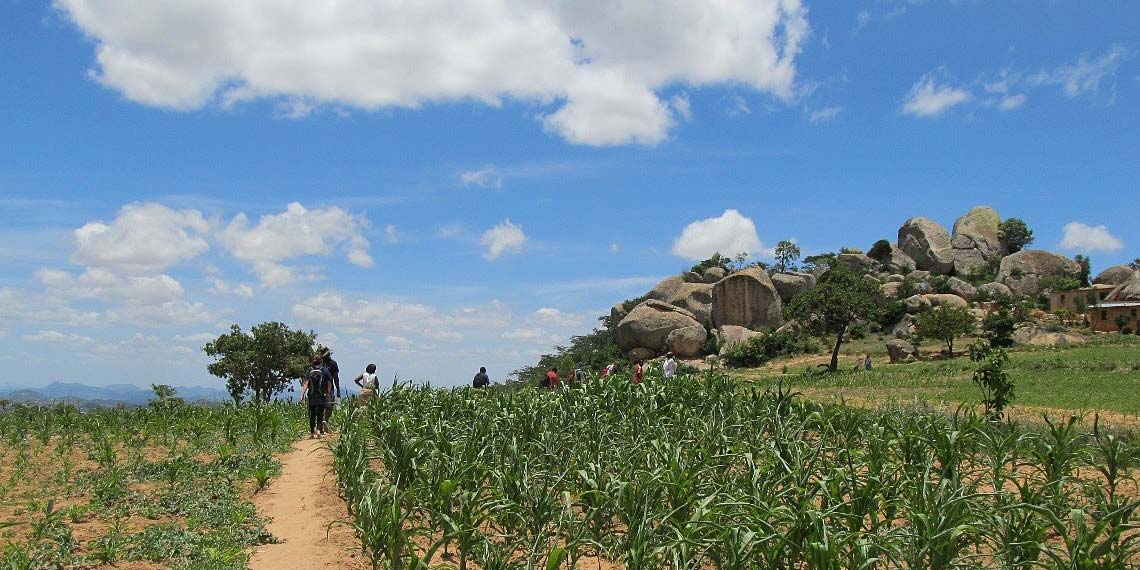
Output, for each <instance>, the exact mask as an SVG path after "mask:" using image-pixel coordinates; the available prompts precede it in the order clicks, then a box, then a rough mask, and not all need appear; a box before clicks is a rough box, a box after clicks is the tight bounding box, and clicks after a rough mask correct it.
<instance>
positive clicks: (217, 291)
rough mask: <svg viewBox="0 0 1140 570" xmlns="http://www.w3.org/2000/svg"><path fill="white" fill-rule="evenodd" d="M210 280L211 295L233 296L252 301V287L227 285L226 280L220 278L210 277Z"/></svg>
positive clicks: (240, 284) (242, 284)
mask: <svg viewBox="0 0 1140 570" xmlns="http://www.w3.org/2000/svg"><path fill="white" fill-rule="evenodd" d="M209 280H210V293H213V294H214V295H222V296H226V295H233V296H235V297H241V298H242V299H250V298H252V297H253V287H250V286H249V285H246V284H245V283H239V284H237V285H231V284H230V283H227V282H226V281H225V280H223V279H220V278H218V277H210V278H209Z"/></svg>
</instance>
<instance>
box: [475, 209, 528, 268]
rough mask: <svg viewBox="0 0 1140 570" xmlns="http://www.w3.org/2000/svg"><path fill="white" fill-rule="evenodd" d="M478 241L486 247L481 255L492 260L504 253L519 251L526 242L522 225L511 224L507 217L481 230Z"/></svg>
mask: <svg viewBox="0 0 1140 570" xmlns="http://www.w3.org/2000/svg"><path fill="white" fill-rule="evenodd" d="M479 243H480V244H481V245H483V246H486V248H487V251H485V252H483V257H484V258H485V259H487V260H494V259H497V258H498V257H499V256H500V255H502V254H504V253H521V252H522V248H523V244H524V243H526V234H524V233H523V229H522V226H519V225H516V224H512V223H511V221H510V220H509V219H508V220H503V221H502V222H499V223H498V224H496V225H495V227H493V228H491V229H489V230H487V231H485V232H483V237H482V239H480V240H479Z"/></svg>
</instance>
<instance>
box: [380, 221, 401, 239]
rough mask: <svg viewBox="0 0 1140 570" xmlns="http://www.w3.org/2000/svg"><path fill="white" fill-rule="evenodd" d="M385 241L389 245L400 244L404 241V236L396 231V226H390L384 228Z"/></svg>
mask: <svg viewBox="0 0 1140 570" xmlns="http://www.w3.org/2000/svg"><path fill="white" fill-rule="evenodd" d="M384 241H386V242H388V243H400V242H401V241H404V236H403V234H401V233H400V231H399V230H397V229H396V226H395V225H394V224H388V225H386V226H384Z"/></svg>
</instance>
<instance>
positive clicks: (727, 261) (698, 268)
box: [689, 252, 748, 275]
mask: <svg viewBox="0 0 1140 570" xmlns="http://www.w3.org/2000/svg"><path fill="white" fill-rule="evenodd" d="M744 258H745V259H747V258H748V254H744ZM713 267H719V268H721V269H723V270H725V271H732V258H731V257H728V256H725V255H721V254H720V253H719V252H718V253H714V254H712V257H710V258H708V259H706V260H704V261H702V262H700V263H698V264H696V265H694V266H692V267H690V268H689V271H692V272H693V273H696V274H697V275H700V274H702V273H704V272H705V270H706V269H711V268H713Z"/></svg>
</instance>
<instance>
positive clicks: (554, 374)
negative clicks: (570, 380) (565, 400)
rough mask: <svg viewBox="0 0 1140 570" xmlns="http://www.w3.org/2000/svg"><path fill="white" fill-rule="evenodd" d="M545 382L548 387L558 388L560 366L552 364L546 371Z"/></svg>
mask: <svg viewBox="0 0 1140 570" xmlns="http://www.w3.org/2000/svg"><path fill="white" fill-rule="evenodd" d="M544 384H546V387H547V388H549V389H551V390H554V389H556V388H558V367H557V366H552V367H551V368H550V371H549V372H547V373H546V382H544Z"/></svg>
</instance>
